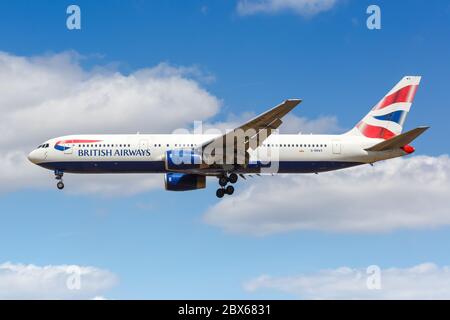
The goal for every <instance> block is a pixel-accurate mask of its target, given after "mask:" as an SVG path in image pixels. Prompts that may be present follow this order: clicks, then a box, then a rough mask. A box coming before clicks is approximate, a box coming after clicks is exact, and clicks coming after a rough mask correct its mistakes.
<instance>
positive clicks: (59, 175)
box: [55, 170, 64, 190]
mask: <svg viewBox="0 0 450 320" xmlns="http://www.w3.org/2000/svg"><path fill="white" fill-rule="evenodd" d="M63 175H64V172H62V171H60V170H55V179H56V180H58V183H57V184H56V187H57V188H58V189H59V190H62V189H64V182H63V181H62V177H63Z"/></svg>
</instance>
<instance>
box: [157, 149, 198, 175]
mask: <svg viewBox="0 0 450 320" xmlns="http://www.w3.org/2000/svg"><path fill="white" fill-rule="evenodd" d="M164 161H165V167H166V170H167V171H183V170H191V169H201V168H203V167H205V165H204V164H202V162H203V161H202V155H201V154H199V153H197V152H195V151H194V150H191V149H189V150H186V149H179V150H169V151H167V152H166V156H165V160H164Z"/></svg>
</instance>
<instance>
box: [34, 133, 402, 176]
mask: <svg viewBox="0 0 450 320" xmlns="http://www.w3.org/2000/svg"><path fill="white" fill-rule="evenodd" d="M215 137H217V135H200V134H133V135H71V136H64V137H59V138H55V139H51V140H48V141H47V142H45V143H44V144H43V146H44V147H41V148H38V149H36V150H33V151H32V152H31V153H30V155H29V159H30V160H31V161H32V162H34V163H36V164H38V165H40V166H42V167H44V168H47V169H50V170H55V171H61V172H69V173H70V172H71V173H165V172H170V171H173V170H170V171H169V170H167V168H166V167H165V163H164V161H165V156H166V152H167V151H169V150H177V149H190V148H194V149H195V148H196V147H199V146H200V145H202V144H203V143H204V142H206V141H209V140H211V139H213V138H215ZM381 141H383V140H382V139H369V138H366V137H363V136H352V135H345V134H344V135H302V134H295V135H293V134H286V135H284V134H283V135H281V134H280V135H276V134H274V135H271V136H270V137H268V138H267V139H266V140H265V141H264V143H263V144H262V145H261V146H260V147H258V148H257V149H255V150H250V151H249V155H250V165H249V166H247V167H239V168H238V169H236V170H235V171H236V172H237V173H254V172H261V171H262V170H261V169H262V168H263V167H264V165H263V164H267V163H271V164H275V166H274V168H276V172H279V173H315V172H323V171H331V170H337V169H342V168H346V167H351V166H356V165H360V164H367V163H373V162H376V161H379V160H385V159H390V158H395V157H399V156H403V155H406V153H405V152H404V151H403V150H401V149H398V150H389V151H383V152H370V151H366V150H365V149H367V148H369V147H371V146H373V145H375V144H377V143H379V142H381ZM203 173H205V174H210V175H215V174H217V172H216V171H214V170H212V171H208V170H205V171H204V172H203Z"/></svg>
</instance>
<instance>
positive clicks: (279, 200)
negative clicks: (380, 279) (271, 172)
mask: <svg viewBox="0 0 450 320" xmlns="http://www.w3.org/2000/svg"><path fill="white" fill-rule="evenodd" d="M241 182H242V181H241ZM246 184H247V186H246ZM239 187H240V188H245V189H244V190H242V191H239V188H238V190H237V192H236V193H235V194H234V195H233V197H228V198H224V199H223V200H221V201H220V202H218V203H217V204H216V205H214V206H212V207H211V208H210V209H209V210H207V212H206V213H205V216H204V220H205V221H206V222H207V223H209V224H211V225H215V226H218V227H221V228H223V229H224V230H225V231H227V232H233V233H242V234H251V235H267V234H273V233H282V232H288V231H293V230H320V231H332V232H371V233H372V232H386V231H391V230H395V229H420V228H433V227H439V226H446V225H450V215H449V214H448V208H449V207H450V198H449V196H448V195H449V194H450V159H449V157H448V156H446V155H445V156H440V157H428V156H416V157H411V158H407V159H405V158H399V159H393V160H388V161H385V162H382V163H377V164H375V166H374V167H373V168H372V167H370V166H369V165H365V166H361V167H357V168H351V169H346V170H342V171H336V172H329V173H323V174H319V175H289V176H286V175H282V176H278V177H264V176H263V177H260V178H255V179H253V181H246V182H243V183H241V184H240V186H239Z"/></svg>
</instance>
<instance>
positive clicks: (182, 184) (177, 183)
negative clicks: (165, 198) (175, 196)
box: [164, 172, 206, 191]
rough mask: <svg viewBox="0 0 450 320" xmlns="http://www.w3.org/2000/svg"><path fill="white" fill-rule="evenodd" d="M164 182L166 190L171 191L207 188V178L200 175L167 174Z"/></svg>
mask: <svg viewBox="0 0 450 320" xmlns="http://www.w3.org/2000/svg"><path fill="white" fill-rule="evenodd" d="M164 182H165V185H166V190H169V191H189V190H197V189H204V188H205V187H206V177H205V176H202V175H199V174H184V173H178V172H171V173H166V175H165V177H164Z"/></svg>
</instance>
